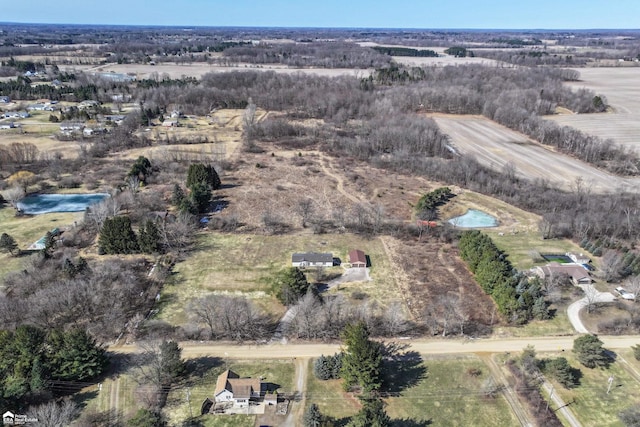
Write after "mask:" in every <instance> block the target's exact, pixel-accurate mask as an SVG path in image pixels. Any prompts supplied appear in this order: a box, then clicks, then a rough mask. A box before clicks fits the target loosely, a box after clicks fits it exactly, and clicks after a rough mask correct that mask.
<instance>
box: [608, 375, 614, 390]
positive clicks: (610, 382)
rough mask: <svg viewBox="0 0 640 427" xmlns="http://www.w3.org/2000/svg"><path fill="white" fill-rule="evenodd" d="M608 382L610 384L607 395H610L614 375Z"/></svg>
mask: <svg viewBox="0 0 640 427" xmlns="http://www.w3.org/2000/svg"><path fill="white" fill-rule="evenodd" d="M607 382H608V383H609V386H608V387H607V394H609V392H610V391H611V385H612V384H613V375H611V376H610V377H609V379H608V380H607Z"/></svg>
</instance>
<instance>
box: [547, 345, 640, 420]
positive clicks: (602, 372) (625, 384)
mask: <svg viewBox="0 0 640 427" xmlns="http://www.w3.org/2000/svg"><path fill="white" fill-rule="evenodd" d="M565 353H566V354H565ZM565 353H562V356H564V357H566V358H567V359H568V360H569V363H570V364H571V366H573V367H579V368H580V370H581V371H582V375H583V377H582V379H581V382H580V386H579V387H577V388H575V389H572V390H566V389H564V388H563V387H562V386H560V385H558V384H555V390H556V392H557V393H558V394H559V395H560V396H561V397H562V399H563V400H564V402H565V403H571V405H570V408H571V409H572V411H573V413H574V414H575V416H576V418H578V420H579V421H580V422H581V423H582V425H583V426H585V427H589V426H593V427H596V426H598V427H603V426H616V427H617V426H620V427H622V426H623V424H622V422H621V421H620V420H619V419H618V416H617V414H618V413H619V412H620V411H622V410H624V409H627V408H629V407H631V406H633V405H638V404H640V387H639V386H638V382H637V381H636V380H635V379H634V378H633V377H632V376H631V375H630V374H629V373H627V371H625V370H624V368H623V367H622V366H621V365H620V364H619V363H613V364H612V365H611V366H610V367H609V368H608V369H588V368H585V367H584V366H582V365H580V363H579V362H578V361H577V360H576V359H575V357H574V356H573V354H571V353H568V352H565ZM625 359H627V360H628V361H629V358H627V357H625ZM611 376H613V378H614V381H613V386H612V387H611V391H610V393H609V394H607V386H608V379H609V377H611Z"/></svg>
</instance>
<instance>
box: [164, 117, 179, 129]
mask: <svg viewBox="0 0 640 427" xmlns="http://www.w3.org/2000/svg"><path fill="white" fill-rule="evenodd" d="M162 126H164V127H166V128H175V127H178V120H177V119H167V120H165V121H164V122H162Z"/></svg>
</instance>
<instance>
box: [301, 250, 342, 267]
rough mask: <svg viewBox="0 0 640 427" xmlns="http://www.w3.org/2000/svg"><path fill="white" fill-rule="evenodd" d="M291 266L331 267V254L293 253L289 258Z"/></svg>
mask: <svg viewBox="0 0 640 427" xmlns="http://www.w3.org/2000/svg"><path fill="white" fill-rule="evenodd" d="M291 265H292V266H294V267H302V268H304V267H333V254H330V253H318V252H305V253H295V254H293V255H292V256H291Z"/></svg>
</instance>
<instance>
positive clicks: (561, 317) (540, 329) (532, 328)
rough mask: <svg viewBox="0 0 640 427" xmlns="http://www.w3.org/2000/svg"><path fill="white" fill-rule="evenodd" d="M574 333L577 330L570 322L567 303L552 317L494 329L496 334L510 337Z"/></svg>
mask: <svg viewBox="0 0 640 427" xmlns="http://www.w3.org/2000/svg"><path fill="white" fill-rule="evenodd" d="M552 308H553V307H552ZM573 333H575V330H574V329H573V326H572V325H571V322H569V317H568V316H567V308H566V305H563V306H562V307H560V308H558V311H557V312H556V314H555V316H554V317H553V318H552V319H549V320H532V321H530V322H529V323H527V324H525V325H521V326H498V327H496V328H495V330H494V335H495V336H510V337H539V336H563V335H572V334H573Z"/></svg>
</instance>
